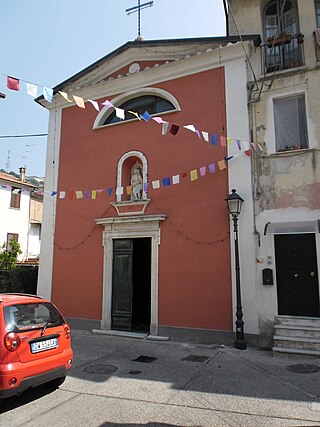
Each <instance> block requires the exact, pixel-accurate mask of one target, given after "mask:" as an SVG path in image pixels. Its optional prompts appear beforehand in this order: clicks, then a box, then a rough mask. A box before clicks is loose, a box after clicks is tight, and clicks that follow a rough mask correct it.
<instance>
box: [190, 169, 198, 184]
mask: <svg viewBox="0 0 320 427" xmlns="http://www.w3.org/2000/svg"><path fill="white" fill-rule="evenodd" d="M190 179H191V181H195V180H196V179H198V171H197V169H193V170H192V171H190Z"/></svg>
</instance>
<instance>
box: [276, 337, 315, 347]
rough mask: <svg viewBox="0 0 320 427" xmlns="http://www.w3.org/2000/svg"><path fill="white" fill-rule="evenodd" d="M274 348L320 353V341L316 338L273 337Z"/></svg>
mask: <svg viewBox="0 0 320 427" xmlns="http://www.w3.org/2000/svg"><path fill="white" fill-rule="evenodd" d="M273 340H274V344H275V345H274V348H275V347H276V348H279V347H282V348H292V349H299V350H312V351H314V350H316V351H320V340H319V339H315V338H302V337H284V336H278V335H275V336H274V337H273Z"/></svg>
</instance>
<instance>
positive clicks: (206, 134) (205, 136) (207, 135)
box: [202, 131, 209, 142]
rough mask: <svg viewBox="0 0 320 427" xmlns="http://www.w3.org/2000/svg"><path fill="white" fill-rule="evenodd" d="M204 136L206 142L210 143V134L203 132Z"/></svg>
mask: <svg viewBox="0 0 320 427" xmlns="http://www.w3.org/2000/svg"><path fill="white" fill-rule="evenodd" d="M202 136H203V139H204V140H205V141H206V142H209V133H208V132H204V131H202Z"/></svg>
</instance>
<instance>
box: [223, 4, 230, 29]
mask: <svg viewBox="0 0 320 427" xmlns="http://www.w3.org/2000/svg"><path fill="white" fill-rule="evenodd" d="M223 7H224V14H225V17H226V36H227V37H229V20H228V8H227V0H223Z"/></svg>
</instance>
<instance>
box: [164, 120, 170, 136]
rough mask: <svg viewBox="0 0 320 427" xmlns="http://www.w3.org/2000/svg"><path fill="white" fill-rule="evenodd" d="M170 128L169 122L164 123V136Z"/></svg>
mask: <svg viewBox="0 0 320 427" xmlns="http://www.w3.org/2000/svg"><path fill="white" fill-rule="evenodd" d="M168 128H169V123H168V122H163V123H162V135H166V134H167V132H168Z"/></svg>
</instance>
